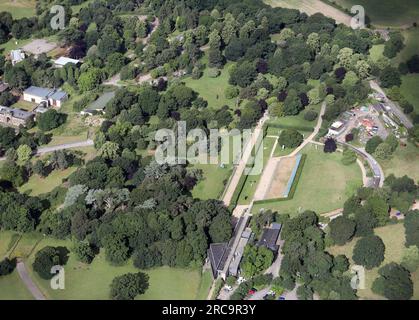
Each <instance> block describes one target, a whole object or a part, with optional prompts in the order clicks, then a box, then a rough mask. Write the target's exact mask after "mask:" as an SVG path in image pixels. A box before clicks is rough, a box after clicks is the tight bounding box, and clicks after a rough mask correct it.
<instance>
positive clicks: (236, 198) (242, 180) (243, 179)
mask: <svg viewBox="0 0 419 320" xmlns="http://www.w3.org/2000/svg"><path fill="white" fill-rule="evenodd" d="M262 129H263V134H262V141H263V139H265V137H266V134H267V133H268V126H266V125H264V126H263V128H262ZM262 145H263V144H262V143H261V144H260V145H259V146H258V149H257V150H259V148H260V147H261V146H262ZM257 152H258V151H257ZM247 177H248V175H245V174H242V176H241V177H240V180H239V182H238V184H237V187H236V190H234V193H233V196H232V197H231V202H230V206H229V207H230V209H231V210H233V209H234V208H235V207H236V205H237V202H238V201H239V198H240V194H241V193H242V191H243V188H244V185H245V184H246V180H247Z"/></svg>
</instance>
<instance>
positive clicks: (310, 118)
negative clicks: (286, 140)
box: [304, 110, 318, 121]
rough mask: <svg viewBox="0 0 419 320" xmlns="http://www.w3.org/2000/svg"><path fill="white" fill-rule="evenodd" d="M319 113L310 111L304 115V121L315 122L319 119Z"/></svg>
mask: <svg viewBox="0 0 419 320" xmlns="http://www.w3.org/2000/svg"><path fill="white" fill-rule="evenodd" d="M317 116H318V113H317V112H316V111H314V110H308V111H307V112H306V113H305V114H304V120H307V121H314V120H316V119H317Z"/></svg>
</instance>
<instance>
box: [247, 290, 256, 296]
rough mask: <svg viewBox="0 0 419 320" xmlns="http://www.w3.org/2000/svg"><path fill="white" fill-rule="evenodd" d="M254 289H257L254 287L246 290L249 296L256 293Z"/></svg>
mask: <svg viewBox="0 0 419 320" xmlns="http://www.w3.org/2000/svg"><path fill="white" fill-rule="evenodd" d="M256 291H257V290H256V289H255V288H252V289H250V290H249V291H248V292H247V294H248V295H250V296H251V295H252V294H255V293H256Z"/></svg>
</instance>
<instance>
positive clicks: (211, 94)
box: [182, 56, 236, 109]
mask: <svg viewBox="0 0 419 320" xmlns="http://www.w3.org/2000/svg"><path fill="white" fill-rule="evenodd" d="M201 61H202V62H203V63H205V64H208V58H207V57H206V56H204V57H203V58H202V59H201ZM232 66H233V63H232V62H229V63H227V64H226V65H225V66H224V68H223V69H222V71H221V74H220V75H219V76H218V77H217V78H211V77H210V76H209V75H208V68H206V69H205V71H204V74H203V76H202V77H201V78H200V79H197V80H194V79H192V78H191V77H187V78H184V79H182V80H183V81H184V82H185V84H186V86H188V87H189V88H191V89H193V90H194V91H196V92H198V94H199V96H200V97H202V98H203V99H205V100H206V101H208V107H210V108H214V109H220V108H221V107H222V106H224V105H227V106H229V107H233V106H234V105H235V103H236V99H227V98H226V97H225V95H224V90H225V88H226V87H227V86H228V85H229V84H228V79H229V78H230V74H229V72H228V70H229V69H230V68H231V67H232Z"/></svg>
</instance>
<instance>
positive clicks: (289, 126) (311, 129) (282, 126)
mask: <svg viewBox="0 0 419 320" xmlns="http://www.w3.org/2000/svg"><path fill="white" fill-rule="evenodd" d="M268 127H272V128H278V129H295V130H297V131H310V132H313V131H314V128H313V127H306V126H293V125H288V124H279V123H270V124H268Z"/></svg>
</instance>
